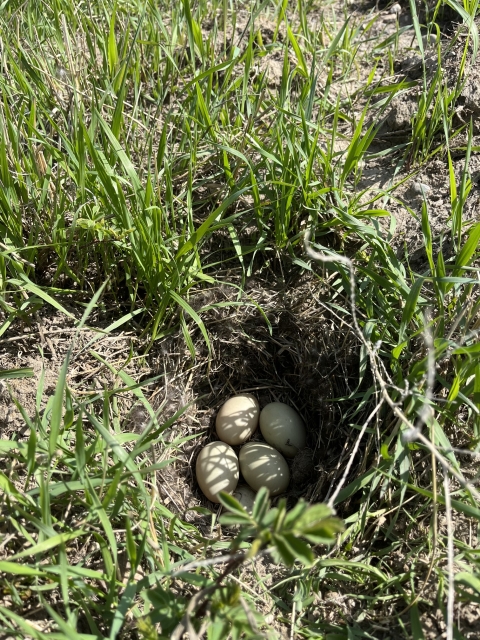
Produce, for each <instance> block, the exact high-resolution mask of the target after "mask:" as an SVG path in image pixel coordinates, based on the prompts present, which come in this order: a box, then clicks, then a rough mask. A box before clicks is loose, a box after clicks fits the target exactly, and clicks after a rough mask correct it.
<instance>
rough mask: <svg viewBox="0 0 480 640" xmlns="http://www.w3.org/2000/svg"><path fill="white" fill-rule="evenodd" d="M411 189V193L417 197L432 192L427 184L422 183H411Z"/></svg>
mask: <svg viewBox="0 0 480 640" xmlns="http://www.w3.org/2000/svg"><path fill="white" fill-rule="evenodd" d="M411 189H412V192H413V193H415V194H416V195H419V196H426V195H427V193H430V192H431V190H432V188H431V187H429V186H428V184H424V183H423V182H412V186H411Z"/></svg>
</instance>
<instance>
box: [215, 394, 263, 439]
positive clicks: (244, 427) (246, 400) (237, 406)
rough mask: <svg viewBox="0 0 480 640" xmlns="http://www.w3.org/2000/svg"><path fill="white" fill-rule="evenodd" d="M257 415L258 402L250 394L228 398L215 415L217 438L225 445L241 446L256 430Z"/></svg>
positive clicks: (258, 410)
mask: <svg viewBox="0 0 480 640" xmlns="http://www.w3.org/2000/svg"><path fill="white" fill-rule="evenodd" d="M259 413H260V406H259V404H258V401H257V399H256V398H255V397H254V396H252V395H251V394H249V393H245V394H243V395H239V396H234V397H233V398H230V399H229V400H227V401H226V402H225V404H224V405H223V406H222V407H220V411H219V412H218V414H217V419H216V422H215V426H216V429H217V436H218V437H219V438H220V440H223V442H226V443H227V444H232V445H235V444H243V443H244V442H245V441H246V440H248V439H249V438H250V437H251V436H252V434H253V433H254V431H255V429H256V428H257V425H258V415H259Z"/></svg>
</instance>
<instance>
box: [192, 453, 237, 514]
mask: <svg viewBox="0 0 480 640" xmlns="http://www.w3.org/2000/svg"><path fill="white" fill-rule="evenodd" d="M196 473H197V481H198V484H199V485H200V489H201V490H202V491H203V493H204V494H205V495H206V497H207V498H208V499H209V500H211V501H212V502H220V501H219V499H218V494H219V492H220V491H226V492H227V493H233V492H234V491H235V489H236V487H237V483H238V478H239V471H238V458H237V455H236V453H235V451H234V450H233V449H232V447H230V446H229V445H228V444H226V443H225V442H219V441H217V442H210V443H209V444H207V445H206V446H205V447H204V448H203V449H202V450H201V451H200V454H199V456H198V458H197V466H196Z"/></svg>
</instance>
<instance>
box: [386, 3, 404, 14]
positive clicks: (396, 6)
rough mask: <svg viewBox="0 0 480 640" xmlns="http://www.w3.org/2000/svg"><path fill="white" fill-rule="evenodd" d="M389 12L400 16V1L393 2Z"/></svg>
mask: <svg viewBox="0 0 480 640" xmlns="http://www.w3.org/2000/svg"><path fill="white" fill-rule="evenodd" d="M388 13H392V14H394V15H397V16H398V15H400V14H401V13H402V7H401V6H400V5H399V4H398V2H396V3H395V4H392V6H391V7H390V9H389V11H388Z"/></svg>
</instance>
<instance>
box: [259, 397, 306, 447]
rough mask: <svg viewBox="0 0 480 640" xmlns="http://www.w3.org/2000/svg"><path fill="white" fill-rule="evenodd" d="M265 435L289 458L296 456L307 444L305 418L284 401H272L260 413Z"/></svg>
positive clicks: (267, 439)
mask: <svg viewBox="0 0 480 640" xmlns="http://www.w3.org/2000/svg"><path fill="white" fill-rule="evenodd" d="M260 430H261V432H262V435H263V437H264V438H265V440H266V441H267V442H268V444H271V445H272V447H275V449H278V451H280V453H283V455H284V456H286V457H287V458H294V457H295V456H296V455H297V453H298V452H299V451H301V450H302V449H304V448H305V447H306V444H307V437H306V431H305V425H304V423H303V420H302V419H301V417H300V416H299V415H298V413H297V412H296V411H295V409H292V407H289V406H288V404H284V403H283V402H271V403H270V404H267V405H266V406H265V407H264V408H263V409H262V412H261V413H260Z"/></svg>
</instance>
